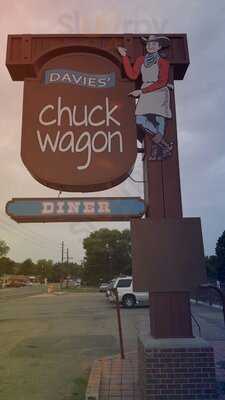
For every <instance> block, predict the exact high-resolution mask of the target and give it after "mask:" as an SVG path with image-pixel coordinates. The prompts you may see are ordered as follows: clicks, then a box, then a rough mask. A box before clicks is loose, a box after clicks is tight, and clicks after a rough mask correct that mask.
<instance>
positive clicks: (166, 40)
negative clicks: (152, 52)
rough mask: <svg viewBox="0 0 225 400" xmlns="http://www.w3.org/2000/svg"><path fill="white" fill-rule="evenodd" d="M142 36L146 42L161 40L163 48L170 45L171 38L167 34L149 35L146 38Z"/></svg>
mask: <svg viewBox="0 0 225 400" xmlns="http://www.w3.org/2000/svg"><path fill="white" fill-rule="evenodd" d="M141 38H142V40H143V41H144V42H145V43H146V44H147V43H149V42H159V44H160V46H161V47H162V48H165V47H169V46H170V39H169V38H168V37H166V36H159V35H149V36H148V38H145V37H144V36H142V37H141Z"/></svg>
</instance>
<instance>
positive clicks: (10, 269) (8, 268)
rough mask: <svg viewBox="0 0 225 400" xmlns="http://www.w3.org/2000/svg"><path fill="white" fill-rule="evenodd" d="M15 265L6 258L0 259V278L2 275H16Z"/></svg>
mask: <svg viewBox="0 0 225 400" xmlns="http://www.w3.org/2000/svg"><path fill="white" fill-rule="evenodd" d="M16 265H17V264H16V263H15V261H13V260H11V259H10V258H8V257H1V258H0V276H1V275H4V274H8V275H11V274H15V273H16Z"/></svg>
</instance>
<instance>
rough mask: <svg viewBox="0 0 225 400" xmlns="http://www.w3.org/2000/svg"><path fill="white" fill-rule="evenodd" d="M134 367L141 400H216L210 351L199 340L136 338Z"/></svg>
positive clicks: (212, 360) (209, 348) (206, 345)
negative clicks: (136, 352) (137, 365)
mask: <svg viewBox="0 0 225 400" xmlns="http://www.w3.org/2000/svg"><path fill="white" fill-rule="evenodd" d="M182 343H183V344H182ZM173 344H174V345H173ZM198 344H199V345H198ZM138 364H139V386H140V390H141V393H142V399H143V400H176V399H177V400H178V399H179V400H215V399H217V398H218V397H217V389H216V376H215V362H214V352H213V348H212V347H211V346H209V345H208V344H207V342H204V341H203V340H199V339H189V340H186V339H170V340H169V339H168V340H158V344H157V341H156V339H151V340H148V341H147V342H146V341H145V340H143V338H140V339H139V345H138Z"/></svg>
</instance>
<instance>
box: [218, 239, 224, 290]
mask: <svg viewBox="0 0 225 400" xmlns="http://www.w3.org/2000/svg"><path fill="white" fill-rule="evenodd" d="M216 256H217V278H218V279H219V280H220V281H223V282H224V281H225V231H224V232H223V234H222V235H221V236H220V237H219V239H218V241H217V243H216Z"/></svg>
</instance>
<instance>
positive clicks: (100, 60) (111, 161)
mask: <svg viewBox="0 0 225 400" xmlns="http://www.w3.org/2000/svg"><path fill="white" fill-rule="evenodd" d="M17 39H18V40H16V38H15V40H14V37H9V42H8V59H7V65H8V67H9V69H10V66H11V62H12V59H15V60H16V62H17V69H16V68H15V69H14V70H13V72H11V73H12V76H15V74H18V71H20V76H21V75H22V77H21V78H19V80H24V98H23V117H22V142H21V157H22V160H23V163H24V165H25V166H26V168H27V169H28V171H29V172H30V173H31V175H32V176H33V177H34V178H35V179H36V180H37V181H39V182H40V183H42V184H43V185H45V186H48V187H51V188H53V189H57V190H61V191H67V192H93V191H98V190H104V189H108V188H110V187H113V186H115V185H117V184H119V183H120V182H122V181H123V180H125V179H126V178H127V177H128V176H129V174H130V173H131V171H132V169H133V167H134V163H135V160H136V156H137V141H136V137H137V134H136V122H135V102H134V100H133V99H132V98H131V97H130V96H128V94H129V92H131V91H132V90H133V89H134V88H135V82H133V81H131V80H129V79H128V78H127V77H126V76H124V74H123V68H122V67H121V62H119V61H118V57H116V56H115V55H113V54H112V52H109V51H108V50H106V49H104V47H102V46H99V47H98V48H96V47H95V46H90V45H89V46H81V40H80V39H79V37H78V38H75V39H74V38H73V45H72V46H68V45H64V46H62V45H60V46H59V45H58V44H57V39H56V38H55V39H54V38H52V40H53V42H52V44H54V42H55V45H53V46H52V47H51V48H50V51H46V52H44V53H45V54H44V56H43V53H42V52H41V51H39V58H38V59H37V58H34V64H33V65H34V66H35V68H34V69H35V73H34V76H32V77H30V70H28V69H27V64H26V63H27V61H28V58H30V56H31V55H30V53H29V55H28V54H27V52H26V51H27V50H26V46H27V45H28V44H29V45H30V44H31V47H32V48H33V50H31V51H32V54H34V53H35V51H37V48H36V43H37V42H35V40H36V37H35V38H34V39H33V40H32V41H31V40H30V37H29V38H27V39H26V40H25V42H24V41H23V38H22V37H21V36H20V35H18V38H17ZM49 40H51V36H46V37H45V38H44V39H43V46H44V44H45V42H46V45H47V46H49ZM20 43H21V44H22V46H20ZM23 43H24V45H25V50H24V47H23ZM115 49H116V48H115ZM23 51H25V53H26V54H23ZM33 52H34V53H33ZM20 57H22V63H21V60H20Z"/></svg>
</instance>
